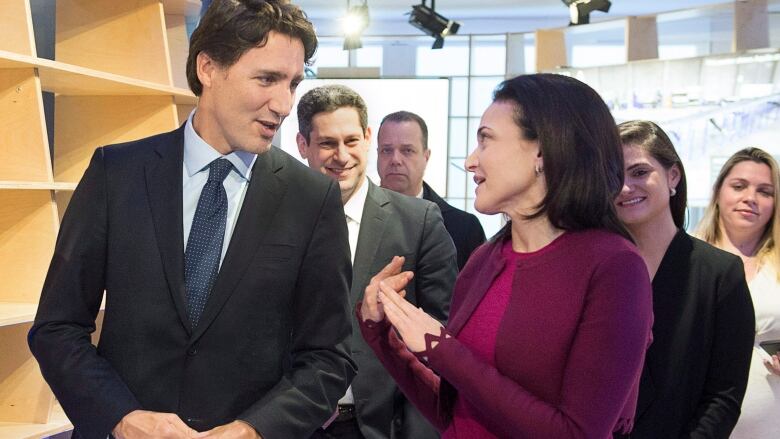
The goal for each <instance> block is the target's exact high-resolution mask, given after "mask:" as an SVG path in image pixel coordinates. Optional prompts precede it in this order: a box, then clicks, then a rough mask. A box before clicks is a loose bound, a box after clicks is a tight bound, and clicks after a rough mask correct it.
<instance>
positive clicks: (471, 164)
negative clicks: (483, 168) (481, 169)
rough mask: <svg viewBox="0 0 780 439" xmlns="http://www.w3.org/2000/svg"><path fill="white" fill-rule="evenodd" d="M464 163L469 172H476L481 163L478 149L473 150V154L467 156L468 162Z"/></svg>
mask: <svg viewBox="0 0 780 439" xmlns="http://www.w3.org/2000/svg"><path fill="white" fill-rule="evenodd" d="M464 164H465V166H466V170H467V171H468V172H472V173H473V172H476V170H477V165H478V164H479V160H477V150H476V149H475V150H474V151H472V152H471V154H469V156H468V157H466V162H465V163H464Z"/></svg>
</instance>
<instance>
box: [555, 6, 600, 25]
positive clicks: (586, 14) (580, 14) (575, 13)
mask: <svg viewBox="0 0 780 439" xmlns="http://www.w3.org/2000/svg"><path fill="white" fill-rule="evenodd" d="M561 1H563V3H564V4H565V5H566V6H568V7H569V13H570V14H571V17H570V19H569V26H576V25H578V24H588V23H590V13H591V12H593V11H601V12H609V7H610V6H612V2H610V1H609V0H561Z"/></svg>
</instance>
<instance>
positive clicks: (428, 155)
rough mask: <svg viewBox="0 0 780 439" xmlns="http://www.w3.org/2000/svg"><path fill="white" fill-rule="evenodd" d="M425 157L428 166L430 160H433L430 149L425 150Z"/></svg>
mask: <svg viewBox="0 0 780 439" xmlns="http://www.w3.org/2000/svg"><path fill="white" fill-rule="evenodd" d="M423 157H425V164H428V159H430V158H431V150H430V149H424V150H423Z"/></svg>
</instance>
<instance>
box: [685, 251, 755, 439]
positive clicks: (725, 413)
mask: <svg viewBox="0 0 780 439" xmlns="http://www.w3.org/2000/svg"><path fill="white" fill-rule="evenodd" d="M743 274H744V269H743V268H742V264H741V262H740V261H739V260H738V259H737V258H734V262H733V263H732V264H730V266H729V268H728V271H727V272H726V273H725V274H724V275H723V276H722V279H721V281H720V282H719V283H718V302H717V305H716V309H715V328H714V338H713V344H712V356H711V358H710V365H709V369H708V371H707V378H706V381H705V382H704V389H702V397H701V399H700V400H699V404H698V407H697V409H696V414H695V416H694V418H693V419H692V420H691V422H690V424H689V426H688V431H689V433H687V434H686V435H685V436H684V437H690V438H728V437H729V435H730V434H731V430H732V429H733V428H734V425H736V423H737V419H738V418H739V413H740V406H741V405H742V398H743V396H744V395H745V388H746V387H747V378H748V372H749V369H750V359H751V355H752V351H753V338H754V335H755V317H754V313H753V302H752V301H751V299H750V291H749V290H748V287H747V284H746V283H745V278H744V275H743Z"/></svg>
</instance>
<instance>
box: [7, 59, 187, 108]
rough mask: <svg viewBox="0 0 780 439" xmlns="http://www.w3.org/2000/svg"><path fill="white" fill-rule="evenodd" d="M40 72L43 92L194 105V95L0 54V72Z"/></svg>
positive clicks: (114, 75)
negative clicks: (150, 98)
mask: <svg viewBox="0 0 780 439" xmlns="http://www.w3.org/2000/svg"><path fill="white" fill-rule="evenodd" d="M24 68H36V69H38V76H39V78H40V80H41V87H42V88H43V90H44V91H48V92H52V93H57V94H63V95H69V96H117V95H121V96H127V95H131V96H139V95H140V96H173V99H174V102H175V103H176V104H184V105H195V104H197V102H198V99H197V98H196V97H195V95H193V94H192V92H191V91H189V90H187V89H184V88H178V87H171V86H169V85H163V84H156V83H154V82H149V81H143V80H140V79H134V78H128V77H126V76H121V75H116V74H113V73H107V72H101V71H98V70H93V69H89V68H86V67H80V66H75V65H72V64H66V63H63V62H59V61H52V60H50V59H43V58H36V57H33V56H27V55H21V54H18V53H13V52H8V51H5V50H0V69H24Z"/></svg>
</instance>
